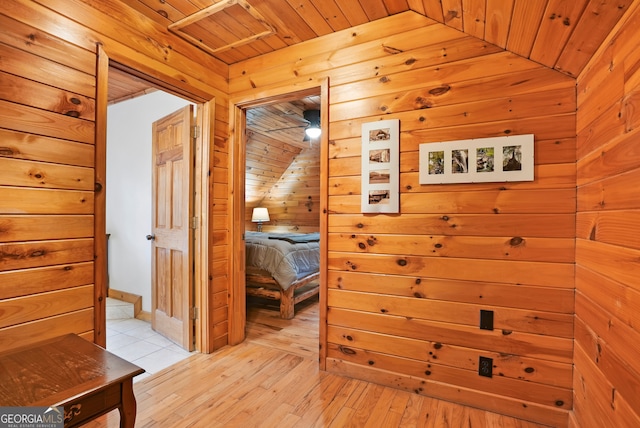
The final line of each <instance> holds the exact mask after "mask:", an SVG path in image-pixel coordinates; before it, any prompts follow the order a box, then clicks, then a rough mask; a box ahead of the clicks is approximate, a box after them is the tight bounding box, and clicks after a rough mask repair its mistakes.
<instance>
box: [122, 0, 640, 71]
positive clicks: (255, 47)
mask: <svg viewBox="0 0 640 428" xmlns="http://www.w3.org/2000/svg"><path fill="white" fill-rule="evenodd" d="M124 1H125V2H126V3H127V4H129V5H130V6H132V7H134V8H135V9H137V10H138V11H140V12H141V13H143V14H145V15H147V16H148V17H150V18H151V19H153V20H155V21H157V22H159V23H161V24H162V25H166V26H167V28H168V29H169V30H170V31H172V32H174V33H175V34H177V35H179V36H181V37H183V38H185V39H186V40H188V41H190V42H191V43H193V44H195V45H197V46H199V47H200V48H201V49H203V50H205V51H207V52H210V53H211V54H212V55H214V56H215V57H217V58H219V59H220V60H222V61H223V62H225V63H227V64H234V63H237V62H239V61H243V60H245V59H247V58H252V57H256V56H259V55H262V54H265V53H269V52H273V51H277V50H278V49H282V48H284V47H287V46H291V45H294V44H296V43H300V42H302V41H305V40H309V39H313V38H315V37H319V36H322V35H326V34H329V33H332V32H335V31H339V30H344V29H347V28H351V27H354V26H357V25H360V24H364V23H367V22H370V21H374V20H377V19H380V18H384V17H386V16H389V15H394V14H397V13H401V12H405V11H408V10H413V11H415V12H417V13H420V14H423V15H425V16H427V17H428V18H431V19H433V20H435V21H438V22H441V23H443V24H445V25H447V26H449V27H453V28H456V29H458V30H460V31H464V32H465V33H467V34H470V35H472V36H474V37H477V38H480V39H483V40H486V41H487V42H489V43H492V44H495V45H497V46H500V47H502V48H504V49H507V50H509V51H511V52H514V53H516V54H518V55H521V56H523V57H526V58H530V59H531V60H533V61H536V62H538V63H541V64H543V65H546V66H548V67H550V68H555V69H557V70H559V71H561V72H563V73H566V74H569V75H571V76H577V75H578V74H579V73H580V71H581V70H582V69H583V68H584V67H585V65H586V64H587V62H588V60H589V59H590V58H591V57H592V55H593V54H594V52H595V51H596V49H598V47H599V46H600V45H601V43H602V42H603V41H604V39H605V37H606V36H607V34H609V32H610V31H611V29H612V28H613V27H614V26H615V24H616V23H617V22H618V20H619V19H620V17H621V16H622V15H623V14H624V12H625V11H626V10H627V8H628V7H629V5H630V4H631V3H632V1H633V0H124Z"/></svg>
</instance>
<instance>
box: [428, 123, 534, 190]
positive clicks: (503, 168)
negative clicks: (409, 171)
mask: <svg viewBox="0 0 640 428" xmlns="http://www.w3.org/2000/svg"><path fill="white" fill-rule="evenodd" d="M419 181H420V184H443V183H486V182H492V181H496V182H501V181H533V134H525V135H513V136H511V135H509V136H506V137H491V138H478V139H472V140H457V141H447V142H439V143H425V144H420V173H419Z"/></svg>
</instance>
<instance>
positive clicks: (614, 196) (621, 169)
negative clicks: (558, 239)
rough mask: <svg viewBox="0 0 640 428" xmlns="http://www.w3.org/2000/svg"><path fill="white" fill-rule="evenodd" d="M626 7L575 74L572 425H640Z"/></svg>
mask: <svg viewBox="0 0 640 428" xmlns="http://www.w3.org/2000/svg"><path fill="white" fill-rule="evenodd" d="M633 9H635V11H634V10H633ZM631 10H632V14H631V15H630V16H629V19H628V21H627V22H626V23H625V24H624V25H623V26H622V27H621V28H619V29H618V31H617V32H616V33H614V34H613V35H612V37H613V38H612V40H611V42H610V43H608V44H607V45H606V49H605V50H603V51H602V52H601V53H600V56H599V57H597V58H595V59H594V60H592V62H591V63H590V66H589V67H588V68H587V69H586V70H585V71H584V72H583V73H582V74H581V75H580V76H579V78H578V117H577V132H578V139H577V158H578V164H577V165H578V167H577V184H578V208H577V211H578V212H577V227H576V229H577V230H576V234H577V240H576V309H575V310H576V317H575V371H574V394H575V399H574V404H575V415H574V416H575V426H585V427H587V426H619V427H622V426H625V427H631V426H640V394H639V393H638V391H640V359H639V358H638V355H640V330H639V329H638V326H639V325H640V310H638V308H639V307H640V282H639V281H638V278H639V277H640V263H638V260H640V238H639V236H640V165H639V164H638V159H640V144H639V143H638V138H640V126H639V125H640V114H639V113H638V103H639V101H638V100H639V94H640V71H639V69H638V64H639V63H640V51H638V48H637V47H638V44H637V41H638V39H639V38H640V7H639V6H638V5H637V3H636V4H635V5H634V7H633V8H632V9H631Z"/></svg>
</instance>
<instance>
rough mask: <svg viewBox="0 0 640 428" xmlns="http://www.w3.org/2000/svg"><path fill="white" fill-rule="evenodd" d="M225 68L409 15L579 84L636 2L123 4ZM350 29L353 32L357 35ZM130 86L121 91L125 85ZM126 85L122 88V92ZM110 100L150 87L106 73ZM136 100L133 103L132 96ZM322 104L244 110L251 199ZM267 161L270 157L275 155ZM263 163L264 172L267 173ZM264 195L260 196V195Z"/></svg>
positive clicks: (230, 0)
mask: <svg viewBox="0 0 640 428" xmlns="http://www.w3.org/2000/svg"><path fill="white" fill-rule="evenodd" d="M121 1H123V2H125V3H127V4H128V5H129V6H131V7H133V8H134V9H136V10H137V11H139V12H140V13H142V14H144V15H146V16H147V17H149V18H150V19H152V20H154V21H156V22H158V23H159V24H160V25H163V26H166V28H167V29H168V31H171V32H173V33H175V34H176V35H178V36H180V37H182V38H184V39H185V40H187V41H189V42H190V43H192V44H194V45H196V46H198V47H199V48H200V49H202V50H204V51H206V52H209V53H210V54H211V55H213V56H215V57H216V58H218V59H219V60H221V61H223V62H225V63H226V64H229V65H231V64H235V63H238V62H241V61H243V60H246V59H249V58H253V57H257V56H260V55H263V54H266V53H270V52H274V51H277V50H279V49H283V48H285V47H288V46H291V45H295V44H297V43H301V42H304V41H307V40H310V39H313V38H316V37H321V36H323V35H327V34H330V33H333V32H336V31H340V30H345V29H348V28H353V27H357V26H358V25H361V24H365V23H367V22H371V21H375V20H378V19H381V18H385V17H387V16H390V15H394V14H399V13H402V12H407V11H414V12H417V13H419V14H422V15H424V16H426V17H427V18H430V19H432V20H433V21H436V22H439V23H442V24H444V25H446V26H448V27H452V28H455V29H457V30H460V31H463V32H464V33H466V34H469V35H471V36H474V37H476V38H478V39H482V40H484V41H486V42H488V43H491V44H493V45H496V46H499V47H501V48H503V49H505V50H508V51H511V52H513V53H516V54H518V55H520V56H522V57H525V58H529V59H531V60H532V61H535V62H538V63H540V64H543V65H545V66H547V67H549V68H553V69H556V70H558V71H559V72H562V73H565V74H567V75H570V76H573V77H576V76H578V75H579V74H580V72H581V71H582V70H583V69H584V67H585V66H586V65H587V63H588V61H589V59H590V58H591V57H592V56H593V55H594V53H595V52H596V50H597V49H598V48H599V47H600V46H601V45H602V43H603V42H604V40H605V38H606V37H607V35H608V34H609V33H610V31H611V30H612V28H613V27H614V26H615V25H616V24H617V23H618V21H619V20H620V18H621V17H622V16H623V15H624V13H625V12H626V11H627V9H628V7H629V6H630V5H631V4H632V3H633V0H121ZM354 31H357V29H355V30H354ZM127 82H128V84H127ZM128 85H129V86H128ZM109 87H110V100H111V101H113V100H124V99H127V98H129V97H131V96H135V94H144V93H145V92H146V91H148V90H149V89H148V88H146V87H145V82H144V81H140V80H139V79H138V80H136V79H135V78H133V80H129V81H127V76H126V73H124V74H123V73H121V72H118V71H117V70H114V72H113V73H111V74H110V86H109ZM131 94H134V95H131ZM318 106H319V97H309V98H306V99H302V100H299V101H296V102H286V103H279V104H272V105H268V106H263V107H257V108H254V109H251V110H248V111H247V137H248V138H247V140H248V146H247V153H248V162H247V174H249V175H248V176H249V179H248V181H252V180H253V181H255V183H256V190H255V192H256V194H252V195H248V196H249V197H251V198H252V199H255V200H256V201H259V200H261V198H262V197H264V192H265V191H266V190H265V189H268V188H269V187H270V185H272V184H273V182H275V181H277V179H278V178H279V176H280V174H281V173H282V171H280V170H277V169H278V168H280V169H282V168H285V167H286V165H288V164H289V162H290V159H291V158H293V157H295V156H296V155H297V154H298V153H299V152H300V151H301V150H303V149H304V148H305V145H306V144H308V143H306V142H303V140H302V137H303V133H304V127H305V126H306V122H305V121H304V120H303V119H302V112H303V111H304V110H305V109H310V108H318ZM274 156H275V158H274V159H272V157H274ZM265 165H268V168H266V169H265V168H264V166H265ZM260 189H262V190H260Z"/></svg>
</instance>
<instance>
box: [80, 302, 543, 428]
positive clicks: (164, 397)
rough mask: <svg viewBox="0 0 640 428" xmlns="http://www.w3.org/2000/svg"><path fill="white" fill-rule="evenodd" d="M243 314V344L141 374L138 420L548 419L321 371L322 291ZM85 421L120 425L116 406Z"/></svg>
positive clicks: (465, 422) (167, 427)
mask: <svg viewBox="0 0 640 428" xmlns="http://www.w3.org/2000/svg"><path fill="white" fill-rule="evenodd" d="M312 300H313V299H312ZM247 318H248V319H247V340H245V341H244V342H243V343H242V344H240V345H237V346H234V347H229V346H228V347H225V348H223V349H221V350H219V351H217V352H215V353H213V354H210V355H205V354H196V355H194V356H192V357H190V358H188V359H186V360H184V361H182V362H180V363H178V364H176V365H174V366H171V367H169V368H167V369H165V370H163V371H161V372H159V373H156V374H154V375H153V376H150V377H148V378H146V379H143V380H142V381H139V382H136V383H135V384H134V392H135V395H136V398H137V402H138V416H137V420H136V427H162V428H173V427H179V428H183V427H207V428H209V427H242V428H244V427H278V428H285V427H302V428H307V427H335V428H342V427H375V428H379V427H384V428H390V427H451V428H457V427H473V428H483V427H487V428H488V427H500V428H512V427H513V428H541V427H542V425H538V424H533V423H530V422H525V421H520V420H517V419H513V418H509V417H506V416H501V415H497V414H494V413H489V412H485V411H481V410H477V409H473V408H470V407H465V406H461V405H458V404H454V403H449V402H446V401H440V400H435V399H431V398H427V397H422V396H419V395H417V394H412V393H409V392H405V391H400V390H396V389H392V388H387V387H383V386H380V385H376V384H372V383H368V382H363V381H360V380H355V379H349V378H345V377H340V376H336V375H332V374H328V373H326V372H321V371H319V370H318V352H317V348H318V304H317V300H315V301H314V302H312V303H311V304H306V305H305V304H304V303H303V304H301V305H298V306H296V316H295V318H294V319H292V320H283V319H281V318H280V317H279V312H278V310H271V309H267V308H255V307H250V308H249V310H248V315H247ZM88 426H90V427H117V426H119V416H118V413H117V412H111V413H110V414H108V415H105V416H103V417H102V418H101V419H98V420H97V421H96V422H92V423H90V424H89V425H88Z"/></svg>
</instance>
